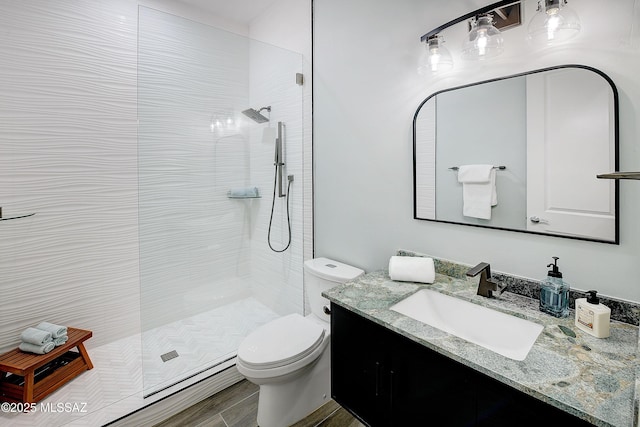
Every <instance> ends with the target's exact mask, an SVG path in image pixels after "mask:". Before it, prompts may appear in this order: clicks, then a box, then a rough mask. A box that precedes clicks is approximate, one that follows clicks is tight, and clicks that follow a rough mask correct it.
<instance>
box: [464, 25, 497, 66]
mask: <svg viewBox="0 0 640 427" xmlns="http://www.w3.org/2000/svg"><path fill="white" fill-rule="evenodd" d="M503 45H504V40H503V39H502V34H500V30H498V29H497V28H496V27H494V26H493V18H492V17H491V15H481V16H479V17H478V18H477V19H475V20H472V21H471V31H470V32H469V35H468V36H467V38H466V40H465V42H464V45H463V46H462V57H463V58H464V59H474V60H477V59H480V60H482V59H486V58H491V57H494V56H497V55H500V54H501V53H502V52H503V51H504V46H503Z"/></svg>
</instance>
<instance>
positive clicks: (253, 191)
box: [227, 187, 260, 198]
mask: <svg viewBox="0 0 640 427" xmlns="http://www.w3.org/2000/svg"><path fill="white" fill-rule="evenodd" d="M227 196H228V197H231V198H233V197H260V191H259V190H258V187H245V188H233V189H231V190H229V191H228V192H227Z"/></svg>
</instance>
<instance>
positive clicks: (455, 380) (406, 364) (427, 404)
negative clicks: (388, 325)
mask: <svg viewBox="0 0 640 427" xmlns="http://www.w3.org/2000/svg"><path fill="white" fill-rule="evenodd" d="M391 347H392V348H393V349H394V355H393V361H392V366H391V374H390V376H391V381H390V382H391V393H390V400H391V404H390V406H391V411H392V414H391V417H392V423H391V424H392V425H394V426H459V427H464V426H473V425H475V421H476V404H475V389H474V383H473V381H472V378H470V376H469V375H468V373H469V372H468V370H467V369H465V367H463V366H462V365H460V364H459V363H457V362H455V361H454V360H452V359H449V358H448V357H446V356H442V355H441V354H438V353H437V352H435V351H433V350H430V349H428V348H426V347H424V346H422V345H421V344H418V343H416V342H413V341H411V340H409V339H408V338H406V337H403V336H400V335H397V336H396V337H395V340H394V342H393V345H392V346H391Z"/></svg>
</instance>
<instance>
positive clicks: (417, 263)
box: [389, 256, 436, 283]
mask: <svg viewBox="0 0 640 427" xmlns="http://www.w3.org/2000/svg"><path fill="white" fill-rule="evenodd" d="M389 277H391V280H397V281H399V282H419V283H433V281H434V280H435V279H436V270H435V268H434V266H433V258H427V257H417V256H392V257H391V259H389Z"/></svg>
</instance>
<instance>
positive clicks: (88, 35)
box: [0, 0, 140, 351]
mask: <svg viewBox="0 0 640 427" xmlns="http://www.w3.org/2000/svg"><path fill="white" fill-rule="evenodd" d="M136 25H137V4H136V3H133V2H127V1H118V0H115V1H109V2H98V1H81V0H75V1H74V0H60V1H56V2H55V7H54V6H53V4H52V3H51V2H49V1H46V0H28V1H23V2H15V1H6V0H3V1H0V29H1V30H0V93H1V94H2V95H1V96H0V206H2V208H3V209H2V213H3V217H5V218H6V217H11V216H16V215H22V214H28V213H33V212H35V213H36V215H35V216H33V217H30V218H24V219H16V220H11V221H3V222H0V275H1V276H0V351H4V350H7V349H9V348H10V347H13V346H15V345H16V344H17V343H18V341H19V335H20V332H21V331H22V330H23V329H24V328H26V327H28V326H32V325H33V324H34V323H38V322H40V321H42V320H48V321H51V322H54V323H59V324H66V325H71V326H75V327H79V328H85V329H90V330H93V331H94V337H93V338H92V339H91V340H89V342H88V343H87V344H88V345H89V346H96V345H99V344H103V343H105V342H109V341H113V340H115V339H117V338H120V337H124V336H127V335H131V334H133V333H135V332H138V331H139V302H140V301H139V295H140V293H139V286H138V227H137V220H138V218H137V186H138V183H137V164H136V161H137V160H136V159H137V156H136V57H137V55H136V38H137V28H136Z"/></svg>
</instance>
